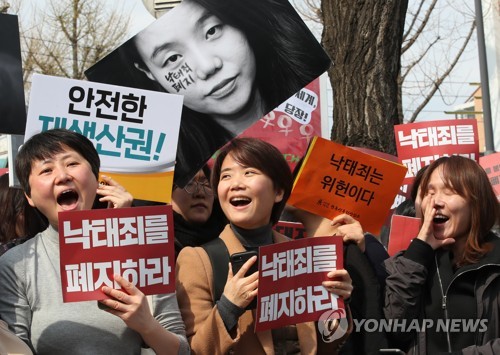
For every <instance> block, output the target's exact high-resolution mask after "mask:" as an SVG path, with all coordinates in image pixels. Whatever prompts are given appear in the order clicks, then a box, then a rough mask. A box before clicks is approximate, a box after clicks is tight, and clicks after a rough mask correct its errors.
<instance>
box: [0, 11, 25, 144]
mask: <svg viewBox="0 0 500 355" xmlns="http://www.w3.org/2000/svg"><path fill="white" fill-rule="evenodd" d="M25 127H26V106H25V103H24V86H23V72H22V64H21V44H20V42H19V25H18V20H17V16H15V15H7V14H0V133H5V134H19V135H23V134H24V129H25Z"/></svg>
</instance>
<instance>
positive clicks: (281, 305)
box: [255, 237, 344, 331]
mask: <svg viewBox="0 0 500 355" xmlns="http://www.w3.org/2000/svg"><path fill="white" fill-rule="evenodd" d="M259 265H260V266H259V294H258V302H257V317H256V318H257V322H256V324H255V331H263V330H266V329H274V328H279V327H283V326H286V325H290V324H297V323H303V322H311V321H317V320H319V319H320V317H321V315H323V314H325V312H328V311H331V310H336V309H341V308H342V309H343V308H344V303H343V300H342V299H341V298H339V297H338V296H337V295H335V294H332V293H330V292H328V291H327V290H326V288H325V287H323V285H322V282H323V281H326V280H328V277H327V276H326V275H327V274H328V273H329V272H330V271H332V270H338V269H342V268H343V244H342V238H341V237H319V238H304V239H300V240H294V241H290V242H285V243H277V244H272V245H267V246H263V247H260V249H259Z"/></svg>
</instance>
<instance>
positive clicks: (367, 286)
mask: <svg viewBox="0 0 500 355" xmlns="http://www.w3.org/2000/svg"><path fill="white" fill-rule="evenodd" d="M380 245H381V244H380ZM344 268H345V269H346V270H347V271H348V272H349V276H351V279H352V285H353V287H354V289H353V292H352V295H351V299H350V302H349V307H350V308H351V314H352V318H353V319H355V320H357V321H359V322H362V321H363V320H368V319H375V320H380V319H382V318H383V317H384V316H383V313H382V300H383V299H382V295H381V292H382V290H381V286H380V283H379V279H378V278H377V275H376V272H375V269H374V268H373V265H372V264H371V263H370V261H369V259H368V258H367V257H366V255H365V254H363V253H362V252H361V250H360V249H359V247H358V246H357V245H356V244H354V243H347V244H345V246H344ZM381 348H387V338H386V334H385V332H384V331H380V332H379V331H374V332H366V331H363V330H361V331H357V330H356V328H355V327H354V329H353V331H352V333H351V335H350V336H349V338H347V341H346V343H345V345H344V346H343V347H342V349H341V351H340V353H341V354H345V355H347V354H349V355H350V354H353V355H354V354H364V355H375V354H378V353H379V349H381Z"/></svg>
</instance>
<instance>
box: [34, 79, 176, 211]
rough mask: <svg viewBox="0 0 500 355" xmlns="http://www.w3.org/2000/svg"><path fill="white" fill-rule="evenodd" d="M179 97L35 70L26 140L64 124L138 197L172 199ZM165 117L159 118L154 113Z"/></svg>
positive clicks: (114, 176)
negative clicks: (90, 147) (87, 143)
mask: <svg viewBox="0 0 500 355" xmlns="http://www.w3.org/2000/svg"><path fill="white" fill-rule="evenodd" d="M182 101H183V98H182V96H180V95H172V94H166V93H161V92H152V91H147V90H140V89H133V88H126V87H120V86H114V85H106V84H100V83H92V82H89V81H83V80H74V79H66V78H60V77H53V76H46V75H39V74H35V75H33V81H32V86H31V97H30V105H29V111H28V122H27V127H26V134H25V139H26V140H27V139H28V138H30V137H31V136H32V135H34V134H36V133H38V132H43V131H46V130H48V129H52V128H66V129H69V130H71V131H75V132H78V133H81V134H83V135H84V136H86V137H87V138H88V139H90V140H91V141H92V142H93V143H94V146H95V147H96V149H97V152H98V153H99V157H100V159H101V171H102V172H105V173H106V174H107V175H109V176H111V177H113V178H115V179H116V180H117V181H118V182H119V183H120V184H121V185H122V186H124V187H125V188H126V189H127V190H128V191H129V192H130V193H131V194H132V195H133V196H134V198H137V199H143V200H150V201H159V202H170V199H171V193H172V182H173V174H174V164H175V156H176V150H177V141H178V135H179V127H180V119H181V111H182ZM160 115H161V116H162V117H168V119H166V120H165V121H159V120H158V117H159V116H160Z"/></svg>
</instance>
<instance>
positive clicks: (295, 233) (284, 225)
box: [273, 221, 307, 239]
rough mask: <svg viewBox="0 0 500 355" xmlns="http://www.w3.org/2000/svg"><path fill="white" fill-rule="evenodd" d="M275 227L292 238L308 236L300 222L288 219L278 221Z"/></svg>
mask: <svg viewBox="0 0 500 355" xmlns="http://www.w3.org/2000/svg"><path fill="white" fill-rule="evenodd" d="M273 229H274V230H275V231H276V232H278V233H281V234H283V235H286V236H287V237H288V238H290V239H302V238H306V237H307V235H306V229H305V228H304V226H303V225H302V223H299V222H288V221H278V223H276V224H275V225H274V227H273Z"/></svg>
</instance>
